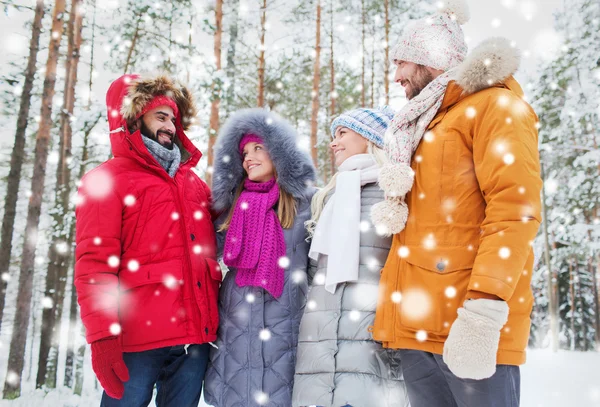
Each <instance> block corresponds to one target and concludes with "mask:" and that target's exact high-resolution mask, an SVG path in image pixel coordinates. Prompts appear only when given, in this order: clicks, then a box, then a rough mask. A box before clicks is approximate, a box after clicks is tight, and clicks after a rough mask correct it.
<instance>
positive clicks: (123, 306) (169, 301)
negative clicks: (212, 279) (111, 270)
mask: <svg viewBox="0 0 600 407" xmlns="http://www.w3.org/2000/svg"><path fill="white" fill-rule="evenodd" d="M124 266H125V269H124V270H121V272H120V273H119V285H120V295H119V320H120V323H121V329H122V332H123V345H124V346H140V345H145V344H149V343H157V344H160V343H161V342H162V341H166V340H169V339H171V338H177V337H181V336H184V335H186V321H187V320H188V319H189V318H190V316H189V315H188V312H187V311H186V308H185V304H184V301H183V290H184V286H183V272H182V262H181V260H180V259H174V260H168V261H164V262H160V263H151V264H143V265H141V266H139V269H137V270H136V267H132V265H131V263H130V266H129V267H127V263H125V262H124ZM133 270H135V271H133Z"/></svg>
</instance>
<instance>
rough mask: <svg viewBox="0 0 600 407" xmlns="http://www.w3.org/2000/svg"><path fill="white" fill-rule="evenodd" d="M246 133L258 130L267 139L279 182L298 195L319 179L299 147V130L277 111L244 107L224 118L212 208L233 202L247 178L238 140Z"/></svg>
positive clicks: (216, 163)
mask: <svg viewBox="0 0 600 407" xmlns="http://www.w3.org/2000/svg"><path fill="white" fill-rule="evenodd" d="M246 134H256V135H257V136H259V137H261V138H262V139H263V140H264V143H265V147H266V148H267V150H268V151H269V155H270V157H271V160H273V164H274V165H275V170H276V171H277V183H278V184H279V186H280V187H281V188H283V189H284V190H285V191H287V192H289V193H290V194H292V195H293V196H294V197H295V198H301V197H303V196H305V195H306V189H307V188H308V187H310V186H311V185H313V184H314V182H315V180H316V171H315V168H314V166H313V164H312V160H311V159H310V157H309V156H308V154H306V153H305V152H303V151H301V150H300V149H299V148H298V145H297V140H296V139H297V135H296V130H295V129H294V128H293V127H292V125H291V124H290V123H289V122H288V121H287V120H285V119H283V118H282V117H281V116H279V115H278V114H276V113H273V112H269V111H267V110H265V109H260V108H255V109H244V110H240V111H238V112H236V113H234V114H233V115H232V116H231V117H230V118H229V119H228V120H227V121H226V122H225V124H224V125H223V128H222V129H221V131H220V132H219V137H218V138H217V141H216V144H215V162H214V172H213V184H212V188H213V190H212V196H213V208H214V209H215V210H216V211H219V212H220V211H223V210H226V209H228V208H230V207H231V205H233V196H234V194H235V190H236V189H237V187H238V186H239V185H240V183H241V182H242V181H243V179H244V168H243V167H242V157H241V155H240V152H239V144H240V141H241V139H242V137H243V136H244V135H246Z"/></svg>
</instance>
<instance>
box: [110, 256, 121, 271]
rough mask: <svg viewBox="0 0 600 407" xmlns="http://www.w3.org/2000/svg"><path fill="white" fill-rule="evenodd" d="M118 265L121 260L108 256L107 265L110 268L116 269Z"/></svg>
mask: <svg viewBox="0 0 600 407" xmlns="http://www.w3.org/2000/svg"><path fill="white" fill-rule="evenodd" d="M120 263H121V260H120V259H119V258H118V257H117V256H110V257H109V258H108V265H109V267H111V268H117V267H119V264H120Z"/></svg>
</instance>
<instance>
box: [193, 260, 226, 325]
mask: <svg viewBox="0 0 600 407" xmlns="http://www.w3.org/2000/svg"><path fill="white" fill-rule="evenodd" d="M204 264H205V267H206V269H205V270H206V273H205V277H206V278H204V285H205V287H206V290H205V292H206V295H205V296H203V297H204V298H197V300H199V301H198V306H199V307H200V309H202V308H203V307H204V309H206V310H208V316H209V318H208V324H209V326H208V330H209V332H206V333H207V334H208V333H210V334H216V332H217V328H218V327H219V310H218V307H217V303H218V300H219V288H220V287H221V282H222V280H223V273H222V271H221V266H220V265H219V263H218V262H217V261H216V260H213V259H211V258H210V257H205V258H204ZM203 302H204V304H202V303H203Z"/></svg>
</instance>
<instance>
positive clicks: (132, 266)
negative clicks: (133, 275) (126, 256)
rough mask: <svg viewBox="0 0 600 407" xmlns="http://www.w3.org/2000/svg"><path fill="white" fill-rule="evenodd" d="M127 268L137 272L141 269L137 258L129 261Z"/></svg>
mask: <svg viewBox="0 0 600 407" xmlns="http://www.w3.org/2000/svg"><path fill="white" fill-rule="evenodd" d="M127 269H128V270H129V271H132V272H136V271H138V270H139V269H140V263H139V262H138V261H137V260H129V262H127Z"/></svg>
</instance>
